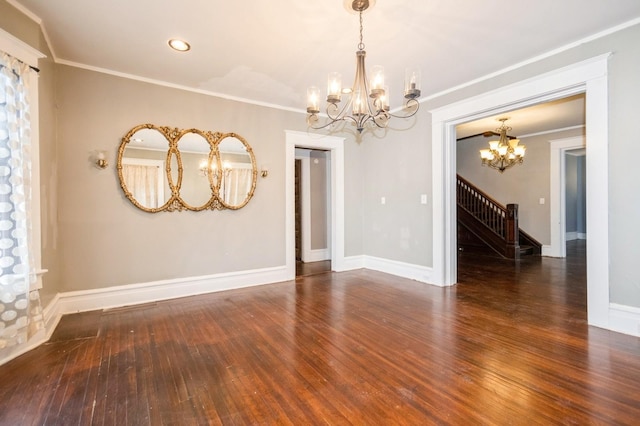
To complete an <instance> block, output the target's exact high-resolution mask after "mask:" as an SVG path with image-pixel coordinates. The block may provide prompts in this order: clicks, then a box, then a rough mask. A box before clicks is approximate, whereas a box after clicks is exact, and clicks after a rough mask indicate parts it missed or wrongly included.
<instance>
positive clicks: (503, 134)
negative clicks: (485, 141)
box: [480, 118, 527, 173]
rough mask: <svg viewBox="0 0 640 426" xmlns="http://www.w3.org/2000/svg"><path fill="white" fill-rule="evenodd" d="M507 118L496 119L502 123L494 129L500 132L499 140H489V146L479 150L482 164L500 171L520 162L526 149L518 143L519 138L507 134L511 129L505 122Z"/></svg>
mask: <svg viewBox="0 0 640 426" xmlns="http://www.w3.org/2000/svg"><path fill="white" fill-rule="evenodd" d="M507 120H508V118H500V119H498V121H501V122H502V125H501V126H500V127H498V128H497V129H496V132H498V133H499V134H500V140H497V141H495V140H494V141H489V148H488V149H481V150H480V159H481V160H482V165H483V166H489V167H491V168H492V169H496V170H498V171H499V172H500V173H503V172H504V171H505V170H506V169H508V168H510V167H513V166H515V165H516V164H522V162H523V161H524V154H525V151H526V149H527V147H526V146H524V145H519V142H520V140H519V139H516V138H514V137H510V136H507V132H508V131H509V130H511V127H508V126H507V125H506V124H505V121H507Z"/></svg>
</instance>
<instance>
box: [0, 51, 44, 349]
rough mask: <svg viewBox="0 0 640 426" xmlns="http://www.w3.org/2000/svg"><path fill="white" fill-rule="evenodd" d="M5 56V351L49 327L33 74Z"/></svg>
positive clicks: (1, 132)
mask: <svg viewBox="0 0 640 426" xmlns="http://www.w3.org/2000/svg"><path fill="white" fill-rule="evenodd" d="M31 72H35V71H33V70H31V69H30V68H29V67H28V66H27V65H25V64H23V63H22V62H20V61H18V60H17V59H15V58H13V57H11V56H9V55H7V54H6V53H4V52H0V349H2V348H6V347H10V346H15V345H18V344H22V343H25V342H26V341H27V340H28V338H29V337H30V336H31V335H32V334H33V333H34V332H35V331H36V330H38V329H40V328H42V327H44V322H43V318H42V307H41V305H40V294H39V292H38V290H33V291H31V290H30V286H31V283H32V282H35V280H36V274H35V272H36V271H35V265H34V262H33V259H34V257H33V255H32V253H31V247H32V245H31V238H32V235H31V233H32V232H31V224H32V218H31V134H30V129H31V125H30V118H29V96H28V87H27V83H26V81H27V80H28V78H27V77H28V73H31Z"/></svg>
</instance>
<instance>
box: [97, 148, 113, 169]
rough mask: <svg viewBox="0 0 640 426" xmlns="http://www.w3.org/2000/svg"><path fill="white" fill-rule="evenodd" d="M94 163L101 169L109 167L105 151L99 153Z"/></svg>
mask: <svg viewBox="0 0 640 426" xmlns="http://www.w3.org/2000/svg"><path fill="white" fill-rule="evenodd" d="M94 162H95V164H96V167H97V168H99V169H106V168H107V167H109V161H108V160H107V153H106V152H105V151H97V152H96V154H95V161H94Z"/></svg>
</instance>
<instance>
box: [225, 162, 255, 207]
mask: <svg viewBox="0 0 640 426" xmlns="http://www.w3.org/2000/svg"><path fill="white" fill-rule="evenodd" d="M224 173H225V175H224V178H223V179H222V185H221V188H220V190H221V192H222V194H223V199H224V201H225V202H226V203H227V204H229V205H232V206H238V205H240V204H242V203H243V202H244V200H246V198H247V194H248V193H249V190H250V189H251V183H252V177H253V170H252V169H245V168H232V169H231V170H227V171H225V172H224Z"/></svg>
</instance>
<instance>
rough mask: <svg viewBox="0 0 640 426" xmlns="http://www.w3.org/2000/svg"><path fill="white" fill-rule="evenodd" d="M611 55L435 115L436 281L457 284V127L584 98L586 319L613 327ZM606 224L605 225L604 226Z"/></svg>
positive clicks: (471, 100)
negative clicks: (579, 96) (553, 102)
mask: <svg viewBox="0 0 640 426" xmlns="http://www.w3.org/2000/svg"><path fill="white" fill-rule="evenodd" d="M610 55H611V54H610V53H607V54H604V55H600V56H597V57H594V58H591V59H589V60H585V61H582V62H578V63H576V64H573V65H570V66H567V67H564V68H561V69H558V70H555V71H552V72H549V73H546V74H542V75H540V76H537V77H534V78H531V79H528V80H524V81H521V82H518V83H515V84H512V85H509V86H506V87H503V88H500V89H497V90H495V91H492V92H488V93H485V94H482V95H479V96H476V97H473V98H470V99H466V100H464V101H461V102H457V103H454V104H451V105H447V106H444V107H442V108H438V109H435V110H432V111H431V114H432V135H431V136H432V139H431V141H432V170H433V188H432V190H433V280H434V284H437V285H441V286H447V285H452V284H455V282H456V280H457V250H456V233H455V230H456V209H455V207H456V204H455V203H456V199H455V194H456V191H455V187H456V183H455V170H456V156H455V140H456V131H455V127H456V125H458V124H461V123H466V122H469V121H473V120H477V119H479V118H483V117H487V116H490V115H495V114H500V113H503V112H505V111H511V110H514V109H519V108H524V107H527V106H530V105H534V104H538V103H542V102H547V101H550V100H554V99H560V98H564V97H567V96H571V95H575V94H578V93H586V138H587V144H586V151H587V163H586V168H587V171H586V174H587V191H588V192H587V229H589V250H587V319H588V322H589V324H591V325H596V326H599V327H602V328H609V227H608V224H609V212H608V206H609V203H608V202H607V200H608V199H609V188H608V182H609V173H608V167H609V166H608V154H609V151H608V146H609V142H608V137H609V136H608V133H609V132H608V113H609V107H608V88H607V64H608V58H609V56H610ZM603 224H604V225H603Z"/></svg>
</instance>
